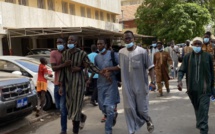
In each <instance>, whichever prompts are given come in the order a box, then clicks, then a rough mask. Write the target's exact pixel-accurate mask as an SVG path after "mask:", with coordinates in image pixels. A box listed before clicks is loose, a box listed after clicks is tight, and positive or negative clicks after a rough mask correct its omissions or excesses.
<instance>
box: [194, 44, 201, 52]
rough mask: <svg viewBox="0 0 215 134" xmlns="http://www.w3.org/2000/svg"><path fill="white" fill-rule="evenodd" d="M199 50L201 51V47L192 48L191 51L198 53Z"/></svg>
mask: <svg viewBox="0 0 215 134" xmlns="http://www.w3.org/2000/svg"><path fill="white" fill-rule="evenodd" d="M201 50H202V48H201V47H196V46H193V51H194V52H195V53H199V52H200V51H201Z"/></svg>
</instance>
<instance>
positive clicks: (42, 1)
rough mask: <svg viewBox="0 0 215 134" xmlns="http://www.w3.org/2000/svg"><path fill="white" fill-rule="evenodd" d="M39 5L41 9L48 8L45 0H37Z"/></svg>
mask: <svg viewBox="0 0 215 134" xmlns="http://www.w3.org/2000/svg"><path fill="white" fill-rule="evenodd" d="M37 7H38V8H41V9H46V3H45V1H44V0H37Z"/></svg>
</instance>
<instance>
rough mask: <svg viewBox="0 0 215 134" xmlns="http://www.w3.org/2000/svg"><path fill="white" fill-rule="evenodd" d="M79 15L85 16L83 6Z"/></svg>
mask: <svg viewBox="0 0 215 134" xmlns="http://www.w3.org/2000/svg"><path fill="white" fill-rule="evenodd" d="M81 16H82V17H85V16H86V15H85V8H84V7H81Z"/></svg>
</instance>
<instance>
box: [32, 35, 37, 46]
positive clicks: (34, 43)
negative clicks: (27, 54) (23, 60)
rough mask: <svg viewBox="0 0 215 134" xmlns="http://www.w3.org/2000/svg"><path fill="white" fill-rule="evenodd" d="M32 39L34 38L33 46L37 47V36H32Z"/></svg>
mask: <svg viewBox="0 0 215 134" xmlns="http://www.w3.org/2000/svg"><path fill="white" fill-rule="evenodd" d="M31 39H32V44H33V45H32V46H33V48H37V37H32V38H31Z"/></svg>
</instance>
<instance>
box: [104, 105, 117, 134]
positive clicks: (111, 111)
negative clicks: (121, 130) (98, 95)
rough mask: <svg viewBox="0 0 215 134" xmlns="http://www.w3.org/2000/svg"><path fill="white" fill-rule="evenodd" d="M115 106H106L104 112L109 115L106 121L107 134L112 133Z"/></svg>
mask: <svg viewBox="0 0 215 134" xmlns="http://www.w3.org/2000/svg"><path fill="white" fill-rule="evenodd" d="M114 110H115V106H104V113H105V115H106V116H107V118H106V122H105V134H112V127H113V119H114V117H115V114H116V113H115V111H114Z"/></svg>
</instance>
